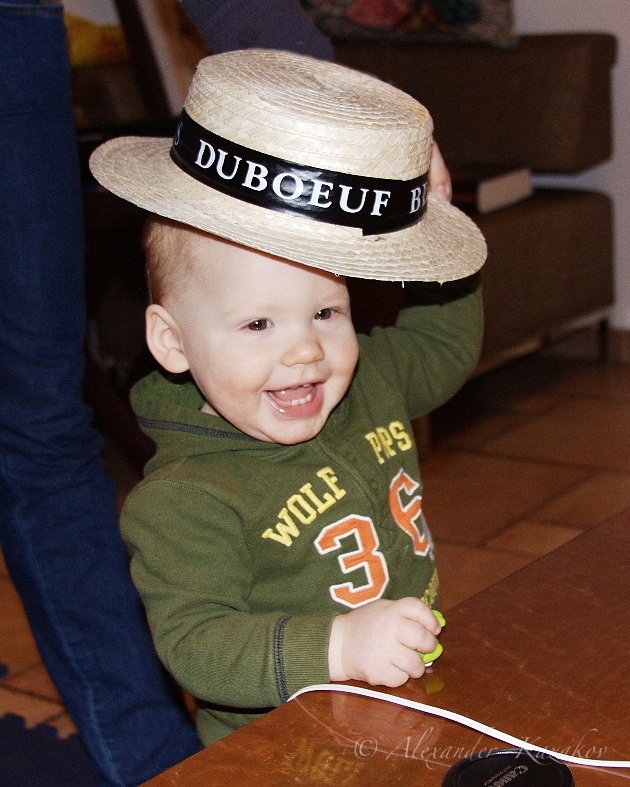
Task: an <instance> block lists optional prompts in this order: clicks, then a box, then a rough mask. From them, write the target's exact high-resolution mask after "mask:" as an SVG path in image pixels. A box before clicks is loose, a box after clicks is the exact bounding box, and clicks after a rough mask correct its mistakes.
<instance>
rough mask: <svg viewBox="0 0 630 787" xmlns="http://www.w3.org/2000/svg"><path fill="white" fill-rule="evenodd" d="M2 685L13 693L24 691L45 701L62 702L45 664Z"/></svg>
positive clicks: (5, 681)
mask: <svg viewBox="0 0 630 787" xmlns="http://www.w3.org/2000/svg"><path fill="white" fill-rule="evenodd" d="M2 685H3V686H6V687H7V688H10V689H12V690H13V691H23V692H24V693H26V694H32V695H35V696H37V697H42V698H43V699H48V700H53V701H54V702H61V697H60V696H59V693H58V692H57V689H56V688H55V685H54V683H53V682H52V680H51V679H50V676H49V674H48V672H47V671H46V668H45V667H44V665H43V664H38V665H37V666H36V667H33V669H30V670H27V671H26V672H24V673H22V674H21V675H16V676H15V677H12V678H7V679H5V680H4V681H3V682H2Z"/></svg>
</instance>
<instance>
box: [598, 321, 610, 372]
mask: <svg viewBox="0 0 630 787" xmlns="http://www.w3.org/2000/svg"><path fill="white" fill-rule="evenodd" d="M609 342H610V332H609V330H608V319H607V318H606V317H604V318H603V319H601V320H600V321H599V322H598V323H597V354H598V358H599V362H600V363H606V362H607V361H608V358H609V350H610V343H609Z"/></svg>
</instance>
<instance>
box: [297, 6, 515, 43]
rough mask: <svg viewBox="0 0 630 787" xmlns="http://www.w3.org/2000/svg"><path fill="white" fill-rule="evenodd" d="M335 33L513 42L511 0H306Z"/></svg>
mask: <svg viewBox="0 0 630 787" xmlns="http://www.w3.org/2000/svg"><path fill="white" fill-rule="evenodd" d="M301 1H302V4H303V5H304V7H305V8H306V11H307V13H308V14H309V16H310V17H311V18H312V20H313V21H314V22H315V24H316V25H317V26H318V27H319V28H320V29H321V30H322V31H323V32H324V33H325V34H326V35H328V36H330V37H332V38H338V37H339V38H344V39H349V40H359V41H381V42H382V41H390V42H391V41H413V42H418V41H432V42H436V41H442V42H444V41H458V40H460V41H484V42H485V43H488V44H493V45H494V46H499V47H511V46H514V45H515V44H516V42H517V41H518V37H517V35H516V33H515V32H514V28H513V12H512V0H301Z"/></svg>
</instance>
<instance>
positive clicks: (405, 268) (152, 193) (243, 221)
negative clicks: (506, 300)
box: [90, 137, 486, 282]
mask: <svg viewBox="0 0 630 787" xmlns="http://www.w3.org/2000/svg"><path fill="white" fill-rule="evenodd" d="M171 144H172V142H171V140H170V139H166V138H162V137H159V138H154V137H119V138H117V139H112V140H110V141H109V142H106V143H105V144H103V145H101V146H100V147H99V148H97V149H96V150H95V151H94V153H93V154H92V157H91V159H90V168H91V170H92V172H93V174H94V176H95V177H96V179H97V180H98V181H99V182H100V183H101V184H102V185H103V186H105V188H107V189H108V190H109V191H111V192H112V193H114V194H116V195H118V196H119V197H123V198H124V199H126V200H128V201H129V202H132V203H133V204H134V205H137V206H139V207H141V208H144V209H145V210H148V211H150V212H152V213H157V214H158V215H160V216H164V217H165V218H169V219H173V220H175V221H179V222H181V223H183V224H188V225H190V226H192V227H196V228H198V229H200V230H203V231H205V232H209V233H212V234H214V235H218V236H219V237H222V238H226V239H228V240H231V241H234V242H236V243H241V244H243V245H245V246H248V247H250V248H254V249H257V250H259V251H263V252H266V253H268V254H272V255H274V256H278V257H282V258H284V259H288V260H292V261H294V262H299V263H302V264H304V265H308V266H311V267H315V268H320V269H322V270H326V271H329V272H331V273H335V274H338V275H343V276H354V277H358V278H364V279H381V280H384V281H437V282H446V281H452V280H455V279H461V278H464V277H466V276H469V275H471V274H473V273H475V272H476V271H477V270H479V268H481V266H482V265H483V263H484V261H485V258H486V243H485V240H484V238H483V235H482V234H481V232H480V230H479V228H478V227H477V225H476V224H475V223H474V222H473V221H472V220H471V219H470V218H469V217H468V216H466V215H465V214H464V213H462V211H460V210H459V209H457V208H455V207H454V206H453V205H451V204H450V203H448V202H446V201H445V200H442V199H440V198H439V197H436V196H435V195H433V194H429V196H428V204H427V209H426V212H425V214H424V215H423V217H422V219H421V220H420V221H419V222H418V223H417V224H414V225H412V226H410V227H407V228H405V229H402V230H397V231H395V232H390V233H385V234H382V235H368V236H364V235H363V234H362V232H361V230H360V229H355V228H352V227H340V226H337V225H332V224H327V223H324V222H320V221H315V220H312V219H308V218H304V217H301V216H296V215H292V214H290V213H284V212H279V211H274V210H269V209H267V208H262V207H258V206H255V205H251V204H249V203H247V202H244V201H241V200H239V199H235V198H234V197H230V196H227V195H224V194H222V193H220V192H218V191H216V190H215V189H213V188H211V187H209V186H206V185H204V184H202V183H200V182H198V181H196V180H195V179H194V178H192V177H190V176H189V175H188V174H186V173H185V172H184V171H183V170H181V169H180V168H179V167H178V166H177V165H176V164H175V163H174V162H173V161H172V160H171V158H170V155H169V151H170V148H171Z"/></svg>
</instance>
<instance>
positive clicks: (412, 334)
mask: <svg viewBox="0 0 630 787" xmlns="http://www.w3.org/2000/svg"><path fill="white" fill-rule="evenodd" d="M405 286H406V287H409V285H408V284H406V285H405ZM411 286H412V287H413V285H411ZM482 339H483V305H482V297H481V289H480V288H479V287H476V288H475V289H474V290H473V291H470V292H465V293H464V294H463V295H462V294H459V293H457V294H455V295H454V296H453V297H450V298H444V299H435V302H431V303H427V304H422V305H417V306H410V307H407V308H404V309H402V310H401V312H400V315H399V317H398V320H397V322H396V325H395V327H392V328H376V329H375V330H374V331H373V332H372V334H371V336H370V337H361V339H360V341H361V351H362V352H365V355H366V357H367V358H368V359H369V361H370V364H371V366H372V368H373V369H376V370H377V372H380V373H382V374H383V375H386V376H387V377H388V378H389V379H390V380H393V381H394V384H395V385H396V387H397V388H399V389H400V390H401V391H402V392H403V393H404V396H405V401H406V405H407V410H408V413H409V417H410V418H412V419H413V418H417V417H419V416H421V415H426V414H427V413H429V412H431V411H432V410H434V409H435V408H436V407H439V406H440V405H442V404H444V402H446V401H448V400H449V399H450V398H451V397H452V396H453V395H454V394H455V393H456V392H457V391H458V390H459V389H460V388H461V386H462V385H463V384H464V383H465V382H466V380H467V379H468V377H469V376H470V374H471V373H472V372H473V370H474V369H475V366H476V365H477V362H478V360H479V354H480V352H481V343H482ZM359 363H361V361H360V362H359Z"/></svg>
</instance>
